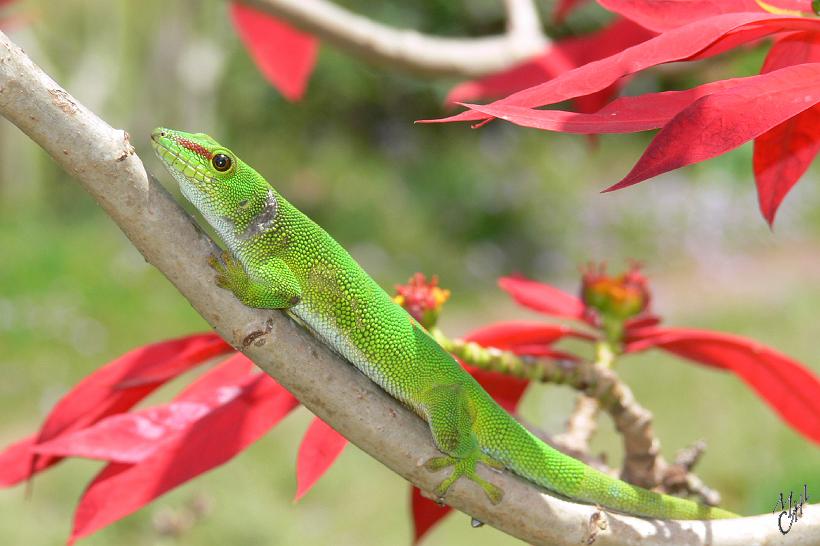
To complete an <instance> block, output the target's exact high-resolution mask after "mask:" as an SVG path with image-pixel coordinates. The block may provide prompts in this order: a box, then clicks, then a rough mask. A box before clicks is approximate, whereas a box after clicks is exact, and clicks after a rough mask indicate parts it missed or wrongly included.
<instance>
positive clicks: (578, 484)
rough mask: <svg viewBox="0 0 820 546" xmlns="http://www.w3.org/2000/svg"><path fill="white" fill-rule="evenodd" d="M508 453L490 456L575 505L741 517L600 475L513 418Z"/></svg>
mask: <svg viewBox="0 0 820 546" xmlns="http://www.w3.org/2000/svg"><path fill="white" fill-rule="evenodd" d="M510 420H511V421H512V423H511V424H510V429H509V430H508V431H507V435H506V439H507V440H506V442H505V444H506V446H514V447H512V448H511V449H504V452H503V453H501V452H496V453H493V450H491V449H490V450H487V451H488V452H489V453H490V454H491V456H493V457H494V458H496V459H498V460H500V461H501V462H502V463H504V465H505V466H506V467H507V468H509V469H510V470H512V471H513V472H514V473H516V474H518V475H519V476H521V477H522V478H524V479H526V480H527V481H530V482H532V483H535V484H537V485H539V486H541V487H544V488H546V489H548V490H550V491H552V492H555V493H557V494H559V495H561V496H563V497H567V498H569V499H571V500H573V501H577V502H583V503H588V504H595V505H600V506H603V507H605V508H608V509H611V510H615V511H617V512H623V513H625V514H630V515H635V516H642V517H649V518H658V519H687V520H704V519H724V518H737V517H740V516H738V515H737V514H734V513H732V512H729V511H727V510H723V509H722V508H717V507H714V506H706V505H703V504H699V503H697V502H694V501H691V500H688V499H683V498H680V497H673V496H670V495H664V494H661V493H656V492H654V491H649V490H648V489H644V488H642V487H638V486H635V485H632V484H629V483H626V482H624V481H621V480H618V479H616V478H613V477H612V476H609V475H607V474H605V473H603V472H600V471H598V470H596V469H594V468H592V467H590V466H587V465H585V464H584V463H582V462H581V461H578V460H577V459H574V458H572V457H570V456H568V455H566V454H564V453H561V452H560V451H558V450H556V449H554V448H553V447H551V446H549V445H547V444H545V443H544V442H542V441H541V440H540V439H538V438H537V437H535V436H534V435H533V434H531V433H530V432H529V431H528V430H526V429H525V428H524V427H523V426H521V424H519V423H518V422H517V421H515V420H514V419H513V418H512V417H510Z"/></svg>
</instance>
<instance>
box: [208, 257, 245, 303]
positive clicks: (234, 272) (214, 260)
mask: <svg viewBox="0 0 820 546" xmlns="http://www.w3.org/2000/svg"><path fill="white" fill-rule="evenodd" d="M208 265H210V266H211V269H213V270H214V271H215V272H216V277H215V280H216V285H217V286H218V287H220V288H224V289H225V290H230V291H231V292H233V293H234V294H236V293H237V292H238V289H239V288H240V287H241V286H242V285H244V284H247V282H248V274H247V273H246V272H245V268H244V267H243V266H242V264H241V263H240V262H239V260H237V259H236V258H234V257H233V255H232V254H231V253H230V252H228V251H227V250H223V251H222V254H221V255H220V256H218V257H217V256H214V255H213V254H211V255H210V256H209V257H208Z"/></svg>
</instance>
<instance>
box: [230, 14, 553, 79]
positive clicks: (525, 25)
mask: <svg viewBox="0 0 820 546" xmlns="http://www.w3.org/2000/svg"><path fill="white" fill-rule="evenodd" d="M242 3H243V4H247V5H248V6H251V7H254V8H256V9H258V10H260V11H263V12H265V13H268V14H270V15H273V16H275V17H278V18H280V19H282V20H284V21H287V22H288V23H290V24H291V25H293V26H294V27H296V28H298V29H300V30H303V31H305V32H308V33H310V34H313V35H315V36H317V37H318V38H320V39H322V40H323V41H326V42H328V43H330V44H333V45H334V46H336V47H337V48H339V49H341V50H342V51H345V52H347V53H349V54H350V55H353V56H355V57H358V58H361V59H363V60H365V61H368V62H371V63H376V64H380V65H385V66H388V67H390V68H392V69H395V70H399V71H403V72H410V73H414V74H419V75H426V76H450V77H465V78H476V77H480V76H486V75H489V74H493V73H496V72H500V71H502V70H506V69H508V68H512V67H513V66H515V65H517V64H519V63H521V62H523V61H526V60H527V59H529V58H531V57H534V56H535V55H538V54H539V53H542V52H543V51H544V48H546V46H547V44H548V43H549V40H548V39H547V38H546V36H545V35H544V33H543V32H542V31H541V20H540V18H539V16H538V11H537V9H536V7H535V4H534V1H533V0H504V6H505V8H506V12H507V32H506V33H505V34H502V35H499V36H488V37H480V38H443V37H437V36H430V35H427V34H422V33H420V32H417V31H414V30H409V29H398V28H393V27H390V26H388V25H384V24H382V23H378V22H376V21H373V20H372V19H369V18H367V17H364V16H362V15H358V14H355V13H353V12H351V11H348V10H347V9H345V8H343V7H341V6H339V5H338V4H335V3H333V2H330V1H328V0H242Z"/></svg>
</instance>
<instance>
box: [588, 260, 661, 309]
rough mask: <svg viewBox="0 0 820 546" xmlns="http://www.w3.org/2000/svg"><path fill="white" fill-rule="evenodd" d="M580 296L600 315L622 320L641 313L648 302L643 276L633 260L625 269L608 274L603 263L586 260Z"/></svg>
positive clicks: (646, 284)
mask: <svg viewBox="0 0 820 546" xmlns="http://www.w3.org/2000/svg"><path fill="white" fill-rule="evenodd" d="M581 298H582V299H583V300H584V303H585V304H586V305H587V307H588V308H589V309H591V310H594V311H595V312H597V314H598V315H599V316H600V317H601V318H602V319H615V320H620V321H624V320H626V319H629V318H632V317H634V316H636V315H639V314H641V313H642V312H644V311H645V310H646V308H647V307H648V306H649V288H648V283H647V279H646V277H645V276H644V275H643V274H642V273H641V271H640V267H639V266H638V265H637V264H632V266H631V267H630V268H629V270H628V271H626V272H625V273H622V274H621V275H618V276H616V277H611V276H609V275H607V274H606V266H605V265H604V264H600V265H595V264H592V263H591V264H589V265H588V266H587V268H586V270H585V271H584V272H583V278H582V281H581Z"/></svg>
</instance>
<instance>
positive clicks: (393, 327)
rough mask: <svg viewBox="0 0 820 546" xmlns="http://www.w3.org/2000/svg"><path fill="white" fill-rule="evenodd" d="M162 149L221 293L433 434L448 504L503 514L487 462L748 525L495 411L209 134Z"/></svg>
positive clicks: (556, 486)
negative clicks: (358, 376)
mask: <svg viewBox="0 0 820 546" xmlns="http://www.w3.org/2000/svg"><path fill="white" fill-rule="evenodd" d="M151 140H152V144H153V146H154V150H155V151H156V153H157V155H158V156H159V158H160V159H161V160H162V162H163V163H164V164H165V166H166V168H167V169H168V170H169V171H170V173H171V174H172V175H173V177H174V178H175V179H176V181H177V182H178V183H179V187H180V189H181V191H182V194H183V195H184V196H185V197H186V198H187V199H188V200H189V201H190V202H191V203H193V205H194V206H195V207H196V208H197V209H198V210H199V211H200V212H201V213H202V215H203V216H204V218H205V219H206V220H207V221H208V223H209V224H211V226H213V227H214V229H215V230H216V231H217V232H218V233H219V235H220V237H221V238H222V240H223V241H224V242H225V244H226V246H227V247H228V249H229V252H226V253H225V254H223V256H222V257H221V259H218V258H215V257H212V259H211V265H212V267H213V268H214V269H215V270H216V272H217V275H216V283H217V284H218V285H219V286H220V287H222V288H225V289H227V290H230V291H231V292H233V293H234V294H235V295H236V297H237V298H238V299H239V300H240V301H242V303H244V304H245V305H248V306H250V307H258V308H266V309H283V310H287V311H288V313H290V314H292V315H293V316H295V317H296V318H297V319H298V320H299V321H300V322H301V323H303V324H304V325H305V326H306V327H307V328H308V329H309V330H311V331H312V332H313V334H314V335H316V336H317V337H318V338H319V339H320V340H321V341H322V342H323V343H325V344H326V345H328V346H329V347H331V348H332V349H333V350H335V351H336V352H337V353H339V354H340V355H342V356H343V357H344V358H345V359H347V360H348V361H349V362H351V363H352V364H353V365H354V366H356V367H357V368H358V369H359V370H361V371H362V372H363V373H364V374H365V375H367V376H368V377H369V378H370V379H372V380H373V381H374V382H376V383H377V384H378V385H380V386H381V387H382V388H383V389H384V390H385V391H387V392H388V393H389V394H390V395H391V396H393V397H394V398H396V399H397V400H399V401H401V402H402V403H404V404H405V405H407V406H408V407H409V408H410V409H412V410H413V411H414V412H415V413H416V414H418V415H419V416H420V417H421V418H422V419H424V420H425V421H426V422H427V423H428V424H429V425H430V431H431V432H432V434H433V440H434V441H435V444H436V446H437V447H438V449H439V450H440V451H441V452H442V456H439V457H434V458H432V459H430V460H429V461H427V463H426V464H425V467H426V468H427V469H428V470H430V471H432V472H437V471H440V470H443V469H445V468H448V467H453V471H452V473H451V474H450V475H449V477H447V478H445V479H444V480H443V481H442V482H441V483H440V484H439V485H438V487H437V488H436V489H435V494H436V495H437V496H439V497H444V495H445V494H446V493H447V490H448V488H449V487H450V486H451V485H452V484H453V483H454V482H455V481H456V480H457V479H458V478H460V477H462V476H464V477H466V478H468V479H470V480H472V481H474V482H475V483H477V484H478V485H479V486H481V488H482V489H483V490H484V491H485V492H486V494H487V496H488V497H489V500H490V501H491V502H492V503H494V504H495V503H498V502H501V500H502V497H503V491H502V490H501V489H500V488H498V487H497V486H495V485H493V484H491V483H489V482H488V481H486V480H484V479H483V478H481V477H480V476H479V475H478V474H477V472H476V466H477V465H478V464H479V463H482V464H485V465H487V466H489V467H491V468H495V469H501V468H507V469H509V470H511V471H512V472H514V473H515V474H517V475H519V476H521V477H522V478H524V479H525V480H527V481H529V482H531V483H533V484H536V485H538V486H541V487H543V488H545V489H547V490H549V491H552V492H555V493H558V494H560V495H562V496H564V497H567V498H569V499H572V500H576V501H579V502H584V503H590V504H597V505H600V506H603V507H606V508H610V509H613V510H617V511H620V512H625V513H628V514H633V515H638V516H645V517H652V518H663V519H716V518H730V517H737V516H736V515H735V514H732V513H731V512H728V511H726V510H722V509H720V508H714V507H709V506H703V505H700V504H697V503H695V502H692V501H689V500H686V499H681V498H677V497H671V496H667V495H662V494H659V493H655V492H652V491H648V490H646V489H642V488H640V487H636V486H634V485H630V484H628V483H626V482H623V481H620V480H617V479H615V478H612V477H610V476H608V475H606V474H604V473H602V472H599V471H597V470H595V469H593V468H591V467H589V466H587V465H585V464H583V463H582V462H580V461H578V460H576V459H573V458H572V457H569V456H567V455H565V454H563V453H561V452H559V451H557V450H555V449H553V448H552V447H550V446H548V445H547V444H545V443H544V442H542V441H541V440H539V439H538V438H536V437H535V436H534V435H533V434H531V433H530V432H529V431H528V430H526V429H525V428H524V427H523V426H522V425H520V424H519V423H518V422H517V421H516V420H515V419H513V418H512V417H511V416H510V415H509V414H508V413H506V412H505V411H504V410H503V409H502V408H501V407H500V406H499V405H498V404H496V402H495V401H494V400H493V399H492V398H491V397H490V395H488V394H487V393H486V392H485V391H484V389H482V388H481V386H480V385H479V384H478V383H477V382H476V381H475V380H474V379H473V378H472V376H470V374H468V373H467V372H466V371H464V369H462V367H461V366H460V365H459V364H458V363H457V362H456V360H455V359H454V358H453V357H452V356H451V355H450V354H449V353H447V352H446V351H445V350H444V349H442V348H441V346H439V344H438V343H436V342H435V341H434V340H433V338H432V337H430V335H429V334H428V333H427V332H426V331H425V330H424V328H422V327H421V326H420V325H419V324H418V323H417V322H416V321H415V320H414V319H412V318H411V317H410V315H408V314H407V312H406V311H405V310H404V309H402V308H401V307H400V306H399V305H398V304H396V303H395V302H394V301H393V300H392V299H391V298H390V296H389V295H388V294H387V293H386V292H385V291H384V290H383V289H382V288H381V287H379V285H378V284H376V282H375V281H374V280H373V279H372V278H370V276H369V275H368V274H367V273H366V272H365V271H364V270H363V269H362V268H361V267H360V266H359V264H358V263H356V261H355V260H354V259H353V258H352V257H351V256H350V254H348V253H347V251H345V249H344V248H342V246H341V245H339V243H337V242H336V241H335V240H334V239H333V238H332V237H331V236H330V235H328V233H327V232H325V231H324V230H323V229H322V228H321V227H319V226H318V225H316V224H315V223H314V222H313V221H312V220H311V219H310V218H308V217H307V216H305V215H304V214H302V212H300V211H299V210H298V209H296V207H294V206H293V205H291V204H290V203H289V202H288V201H287V200H285V198H284V197H282V196H281V195H280V194H279V193H278V192H277V191H276V190H275V189H274V188H272V187H271V186H270V185H269V184H268V182H267V181H266V180H265V179H264V178H263V177H262V176H261V175H259V174H258V173H257V172H256V171H255V170H254V169H253V168H251V167H250V166H249V165H247V164H246V163H244V162H243V161H242V160H241V159H239V158H238V157H237V156H236V154H234V153H233V152H232V151H231V150H229V149H227V148H225V147H224V146H222V145H220V144H219V143H218V142H216V141H215V140H214V139H213V138H211V137H210V136H208V135H205V134H202V133H196V134H191V133H184V132H181V131H175V130H171V129H165V128H158V129H156V130H155V131H154V132H153V133H152V134H151Z"/></svg>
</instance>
